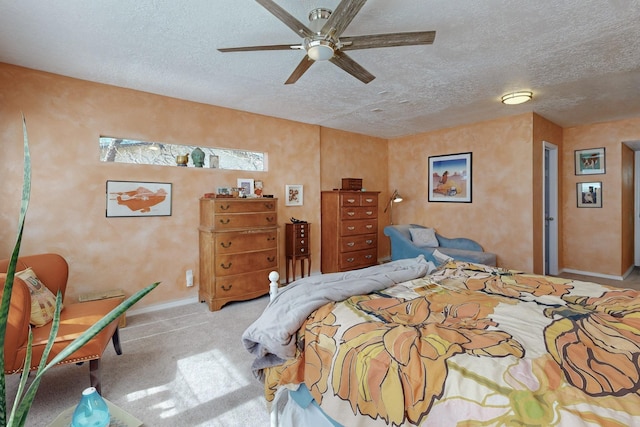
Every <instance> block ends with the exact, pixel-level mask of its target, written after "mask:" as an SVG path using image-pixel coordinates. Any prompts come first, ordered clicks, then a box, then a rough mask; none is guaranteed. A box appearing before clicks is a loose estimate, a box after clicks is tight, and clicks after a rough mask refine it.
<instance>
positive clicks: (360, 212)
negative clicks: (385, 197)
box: [340, 206, 378, 219]
mask: <svg viewBox="0 0 640 427" xmlns="http://www.w3.org/2000/svg"><path fill="white" fill-rule="evenodd" d="M340 217H341V218H342V219H365V218H377V217H378V209H377V207H376V206H367V207H346V208H342V209H340Z"/></svg>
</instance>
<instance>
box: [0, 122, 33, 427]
mask: <svg viewBox="0 0 640 427" xmlns="http://www.w3.org/2000/svg"><path fill="white" fill-rule="evenodd" d="M22 136H23V147H24V172H23V180H22V201H21V204H20V217H19V219H18V237H17V238H16V244H15V245H14V247H13V252H12V253H11V260H10V261H9V267H8V268H7V277H6V278H5V282H4V291H3V293H2V303H1V304H0V426H4V425H7V397H6V396H7V390H6V381H5V379H6V378H5V373H4V342H5V336H6V333H7V319H8V318H9V308H10V307H11V293H12V291H13V280H14V276H15V273H16V265H17V264H18V255H19V253H20V244H21V242H22V232H23V230H24V221H25V218H26V216H27V208H28V207H29V195H30V194H31V155H30V153H29V138H28V136H27V121H26V119H25V118H24V114H23V115H22Z"/></svg>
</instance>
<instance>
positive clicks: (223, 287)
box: [220, 285, 233, 291]
mask: <svg viewBox="0 0 640 427" xmlns="http://www.w3.org/2000/svg"><path fill="white" fill-rule="evenodd" d="M220 287H221V288H222V290H223V291H230V290H231V288H233V285H229V286H225V285H222V286H220Z"/></svg>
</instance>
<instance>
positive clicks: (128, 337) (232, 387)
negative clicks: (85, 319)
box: [7, 296, 269, 427]
mask: <svg viewBox="0 0 640 427" xmlns="http://www.w3.org/2000/svg"><path fill="white" fill-rule="evenodd" d="M267 302H268V297H267V296H265V297H262V298H258V299H255V300H252V301H246V302H236V303H231V304H229V305H227V306H225V307H224V308H223V309H222V310H220V311H217V312H210V311H209V310H208V308H207V306H206V304H199V303H194V304H189V305H185V306H181V307H176V308H170V309H166V310H162V311H156V312H153V313H145V314H139V315H137V316H130V317H128V318H127V327H125V328H123V329H121V331H120V339H121V343H122V350H123V354H122V355H121V356H118V355H116V353H115V351H114V350H113V346H112V345H109V347H108V348H107V351H106V352H105V355H104V357H103V359H102V366H101V371H102V392H103V395H104V397H105V398H107V399H109V400H110V401H111V402H113V403H114V404H116V405H117V406H119V407H121V408H122V409H124V410H125V411H127V412H129V413H131V414H132V415H134V416H135V417H137V418H139V419H140V420H142V421H143V422H144V425H145V426H152V427H156V426H158V427H161V426H167V427H169V426H171V427H176V426H268V425H269V413H268V410H267V406H266V402H265V399H264V397H263V396H264V395H263V389H262V384H261V383H260V382H259V381H258V380H256V379H255V378H254V377H253V375H252V373H251V369H250V367H251V363H252V361H253V358H252V356H251V355H250V354H249V353H248V352H247V351H246V350H245V349H244V347H243V346H242V342H241V335H242V332H243V331H244V330H245V329H246V328H247V327H248V326H249V325H250V324H251V323H252V322H253V321H254V320H255V319H256V318H257V317H258V316H259V315H260V313H262V311H263V310H264V307H265V306H266V305H267ZM18 379H19V378H18V376H17V375H13V376H8V377H7V394H8V400H9V401H11V402H12V401H13V396H14V394H15V389H16V387H17V383H18ZM86 387H89V365H88V363H85V364H84V365H82V366H76V365H71V366H59V367H55V368H53V369H51V370H50V371H49V372H47V373H46V374H45V376H44V379H43V381H42V382H41V385H40V388H39V390H38V393H37V395H36V399H35V402H34V405H33V407H32V409H31V411H30V413H29V417H28V419H27V425H28V426H34V427H35V426H38V427H40V426H46V425H48V424H49V423H50V422H51V421H53V419H54V418H55V417H56V416H57V415H58V414H59V413H60V412H62V411H64V410H65V409H67V408H68V407H70V406H73V405H75V404H77V403H78V401H79V399H80V395H81V393H82V390H84V389H85V388H86Z"/></svg>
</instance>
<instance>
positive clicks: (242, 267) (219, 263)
mask: <svg viewBox="0 0 640 427" xmlns="http://www.w3.org/2000/svg"><path fill="white" fill-rule="evenodd" d="M214 262H215V266H214V267H215V272H216V276H230V275H234V274H240V273H244V272H246V271H250V270H264V269H266V268H275V267H276V266H277V265H278V250H277V249H276V248H274V249H267V250H263V251H257V252H245V253H238V254H221V255H217V254H216V257H215V261H214Z"/></svg>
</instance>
